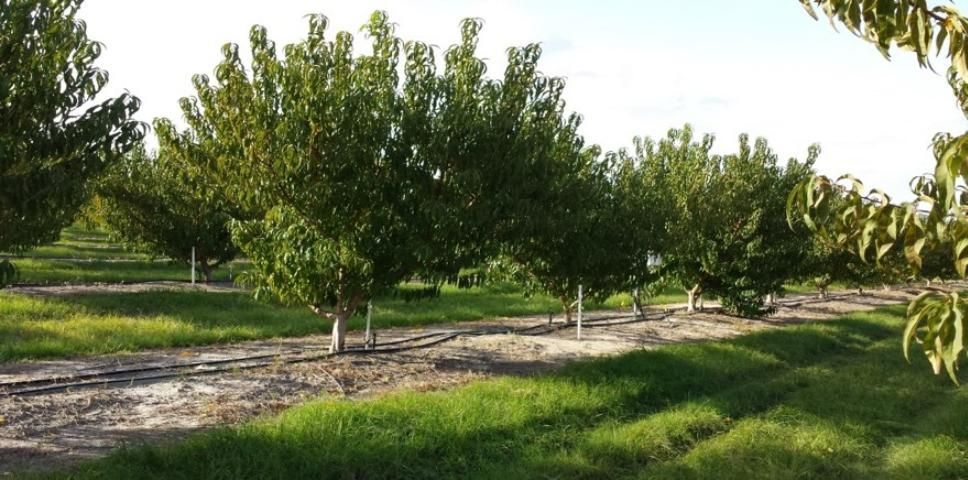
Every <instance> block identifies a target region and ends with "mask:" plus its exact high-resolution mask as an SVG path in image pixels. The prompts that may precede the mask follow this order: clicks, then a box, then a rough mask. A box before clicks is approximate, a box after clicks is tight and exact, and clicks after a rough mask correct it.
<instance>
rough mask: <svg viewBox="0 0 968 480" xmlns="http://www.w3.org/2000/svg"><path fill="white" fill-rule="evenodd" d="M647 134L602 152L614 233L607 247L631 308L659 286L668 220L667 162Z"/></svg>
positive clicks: (654, 291)
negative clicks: (610, 174) (608, 170)
mask: <svg viewBox="0 0 968 480" xmlns="http://www.w3.org/2000/svg"><path fill="white" fill-rule="evenodd" d="M655 149H656V144H655V142H653V141H652V140H651V139H649V138H640V137H636V138H635V139H633V149H632V151H628V150H625V149H621V150H618V151H616V152H610V153H609V154H608V156H609V157H611V159H610V162H611V163H612V164H613V165H614V167H613V168H614V169H615V173H614V179H613V183H614V186H613V195H614V197H615V205H614V207H613V208H614V217H615V219H614V222H615V226H614V227H615V230H616V235H614V237H615V238H614V240H613V243H612V244H611V249H612V251H613V255H619V258H618V259H617V263H618V265H616V268H619V267H624V270H621V272H622V274H621V275H620V276H619V278H618V280H619V284H620V288H621V289H622V290H624V291H628V292H630V293H631V294H632V302H633V304H635V306H636V310H638V311H641V310H642V307H643V303H644V298H646V297H649V296H653V295H656V294H657V293H659V290H660V289H661V288H662V287H663V286H664V285H665V282H664V278H663V275H662V273H663V270H662V268H661V262H660V260H661V254H662V252H663V251H664V249H665V242H666V240H667V234H666V226H667V224H668V223H669V222H670V221H672V219H673V216H672V215H673V208H672V198H671V195H669V192H668V182H669V176H668V175H669V171H668V170H669V166H668V164H667V163H666V162H667V160H668V159H667V158H666V156H664V155H658V154H657V152H656V151H655Z"/></svg>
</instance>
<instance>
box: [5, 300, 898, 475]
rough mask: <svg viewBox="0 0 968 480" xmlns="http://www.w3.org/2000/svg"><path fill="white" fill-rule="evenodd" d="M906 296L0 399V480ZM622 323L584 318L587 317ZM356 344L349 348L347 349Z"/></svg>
mask: <svg viewBox="0 0 968 480" xmlns="http://www.w3.org/2000/svg"><path fill="white" fill-rule="evenodd" d="M912 292H913V291H908V292H902V291H892V292H874V293H872V294H868V295H864V296H856V295H852V296H847V297H843V298H837V299H833V300H830V301H827V302H823V303H808V304H804V305H802V306H799V307H795V308H781V309H779V311H778V312H777V313H776V314H775V315H773V316H770V317H768V318H763V319H743V318H737V317H733V316H726V315H719V314H711V313H698V314H692V315H686V314H681V315H680V314H677V315H673V316H672V317H669V318H668V319H666V320H659V321H649V322H642V323H632V324H626V325H618V326H610V327H607V328H587V329H585V330H584V331H583V332H582V341H578V340H577V339H576V338H575V333H576V332H575V330H574V329H563V330H560V331H557V332H554V333H552V334H549V335H546V336H524V335H507V334H499V335H483V336H475V337H461V338H458V339H455V340H453V341H450V342H447V343H443V344H440V345H436V346H433V347H431V348H427V349H421V350H412V351H406V352H399V353H392V354H380V355H370V356H346V357H336V358H331V359H326V360H323V361H317V362H308V363H302V364H295V365H281V364H278V365H273V366H270V367H267V368H262V369H257V370H247V371H241V372H225V373H219V374H212V375H202V376H190V377H179V378H175V379H169V380H165V381H161V382H157V383H151V384H141V385H135V386H130V387H123V388H98V389H87V390H80V391H73V392H68V393H60V394H54V395H46V396H33V397H9V396H0V475H9V474H11V472H13V471H23V470H27V469H38V468H51V467H60V466H65V465H71V464H74V463H76V462H78V461H81V460H84V459H88V458H93V457H97V456H100V455H104V454H106V453H108V452H109V451H110V450H111V449H112V448H115V447H117V446H118V445H121V444H128V445H136V444H140V443H143V442H156V441H163V440H171V439H177V438H181V437H183V436H184V435H187V434H189V433H192V432H195V431H198V430H200V429H204V428H208V427H212V426H216V425H231V424H236V423H239V422H243V421H246V420H248V419H251V418H253V417H255V416H258V415H264V414H271V413H273V412H278V411H280V410H283V409H285V408H286V407H289V406H292V405H295V404H298V403H300V402H303V401H305V400H307V399H311V398H314V397H318V396H319V395H326V394H330V395H335V396H341V397H346V398H351V399H353V398H362V397H367V396H372V395H374V394H380V393H384V392H388V391H393V390H400V389H412V390H436V389H441V388H448V387H452V386H455V385H460V384H464V383H466V382H468V381H471V380H474V379H479V378H483V377H487V376H491V375H501V374H511V375H530V374H534V373H538V372H542V371H547V370H549V369H554V368H558V367H560V366H562V365H563V364H565V363H567V362H570V361H573V360H575V359H579V358H587V357H594V356H602V355H614V354H619V353H622V352H627V351H630V350H634V349H639V348H655V347H658V346H661V345H665V344H670V343H681V342H694V341H706V340H714V339H722V338H728V337H733V336H736V335H741V334H744V333H748V332H753V331H757V330H763V329H769V328H777V327H782V326H784V325H789V324H794V323H803V322H811V321H821V320H827V319H832V318H836V317H838V316H840V315H842V314H844V313H847V312H852V311H862V310H871V309H874V308H877V307H880V306H884V305H889V304H897V303H901V302H906V301H908V300H910V299H911V298H912V297H913V295H912ZM603 314H609V315H616V316H617V315H628V312H591V313H589V314H588V315H589V316H601V315H603ZM542 321H545V322H546V321H547V317H520V318H504V319H495V320H490V321H480V322H463V323H460V324H455V325H447V326H435V327H433V328H426V329H421V328H410V329H387V330H383V331H380V336H379V340H380V341H387V340H390V339H393V338H402V337H405V336H412V335H417V334H421V333H428V332H433V331H436V330H444V329H454V328H460V329H463V328H474V327H481V326H528V325H533V324H535V323H538V322H542ZM356 340H357V341H358V340H359V339H356ZM328 344H329V340H328V337H326V336H310V337H303V338H295V339H275V340H267V341H257V342H245V343H239V344H234V345H221V346H206V347H197V348H180V349H167V350H156V351H150V352H144V353H138V354H132V355H114V356H98V357H85V358H77V359H67V360H57V361H44V362H29V363H16V364H6V365H0V382H9V381H16V380H26V379H32V378H45V377H49V376H54V375H69V374H74V373H78V372H79V371H92V370H93V371H97V370H103V369H108V368H113V367H117V368H120V367H130V366H134V365H161V364H170V363H174V362H178V363H181V362H192V361H198V360H206V359H223V358H231V357H237V356H244V355H258V354H264V353H274V352H282V351H288V350H292V349H307V348H320V347H321V346H324V345H328Z"/></svg>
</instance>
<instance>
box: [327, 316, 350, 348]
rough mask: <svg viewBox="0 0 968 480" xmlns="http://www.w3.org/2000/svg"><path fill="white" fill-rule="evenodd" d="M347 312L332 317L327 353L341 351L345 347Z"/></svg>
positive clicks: (348, 317) (348, 318)
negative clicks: (331, 331)
mask: <svg viewBox="0 0 968 480" xmlns="http://www.w3.org/2000/svg"><path fill="white" fill-rule="evenodd" d="M349 320H350V314H349V312H343V313H340V314H337V315H335V317H334V319H333V335H332V338H331V341H330V344H329V353H336V352H342V351H343V350H344V349H345V348H346V325H347V324H348V323H349Z"/></svg>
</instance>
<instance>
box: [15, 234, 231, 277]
mask: <svg viewBox="0 0 968 480" xmlns="http://www.w3.org/2000/svg"><path fill="white" fill-rule="evenodd" d="M7 256H9V257H11V260H13V263H14V265H16V267H17V270H18V278H17V282H19V283H92V282H111V283H115V282H144V281H153V280H175V281H189V280H191V269H190V267H189V266H188V265H187V264H186V263H184V262H169V261H164V260H160V261H159V260H158V259H152V258H151V256H150V255H148V254H145V253H140V252H134V251H131V250H129V249H126V248H125V247H124V246H123V245H121V244H118V243H116V242H113V241H111V239H110V238H109V237H108V234H107V233H105V232H103V231H99V230H91V229H88V228H85V227H83V226H81V225H73V226H70V227H68V228H65V229H64V230H63V231H62V232H61V237H60V240H58V241H57V242H54V243H53V244H50V245H45V246H41V247H37V248H35V249H33V250H30V251H28V252H24V253H23V254H20V255H13V256H10V255H7ZM245 268H247V264H246V263H245V262H233V263H232V264H230V265H225V266H222V267H221V268H219V269H216V270H215V272H214V280H216V281H225V280H230V279H231V278H234V276H235V275H237V274H238V273H239V272H240V271H242V270H244V269H245ZM198 275H199V276H200V275H201V273H200V272H199V273H198ZM199 278H200V277H199Z"/></svg>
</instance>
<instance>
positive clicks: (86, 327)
mask: <svg viewBox="0 0 968 480" xmlns="http://www.w3.org/2000/svg"><path fill="white" fill-rule="evenodd" d="M622 303H623V299H622V298H621V297H618V296H617V297H614V298H611V299H609V300H608V301H607V302H606V303H605V304H602V305H596V304H590V305H588V306H587V307H588V308H613V307H614V308H618V307H620V306H622ZM558 308H559V305H558V302H557V301H556V300H553V299H551V298H550V297H547V296H540V295H539V296H534V297H532V298H525V297H524V296H523V295H522V294H521V291H520V290H519V289H518V288H515V287H513V286H509V285H496V286H490V287H485V288H470V289H458V288H455V287H452V286H449V285H448V286H445V287H444V288H443V291H442V293H441V295H440V297H438V298H435V299H430V300H420V301H413V302H405V301H403V300H401V299H398V298H393V297H385V298H378V299H377V300H375V301H374V308H373V324H374V326H375V328H386V327H395V326H417V325H430V324H436V323H446V322H458V321H467V320H478V319H484V318H492V317H496V316H513V315H528V314H546V313H548V312H555V314H558ZM363 326H364V320H363V318H362V317H360V316H357V317H354V318H353V319H352V320H351V323H350V328H351V329H354V330H358V329H362V328H363ZM330 329H331V323H330V322H329V321H328V320H324V319H322V318H319V317H317V316H315V315H313V314H312V313H311V312H310V311H309V310H308V309H307V308H295V307H294V308H287V307H283V306H279V305H274V304H270V303H265V302H259V301H256V300H254V299H253V298H252V297H251V295H249V294H246V293H206V292H193V291H180V292H171V291H168V292H165V291H154V292H139V293H103V294H89V295H76V296H69V297H58V298H38V297H27V296H23V295H17V294H12V293H0V361H11V360H26V359H40V358H55V357H65V356H73V355H94V354H102V353H115V352H133V351H137V350H143V349H147V348H162V347H182V346H191V345H205V344H215V343H226V342H233V341H241V340H254V339H262V338H272V337H295V336H304V335H309V334H314V333H328V332H329V331H330Z"/></svg>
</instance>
